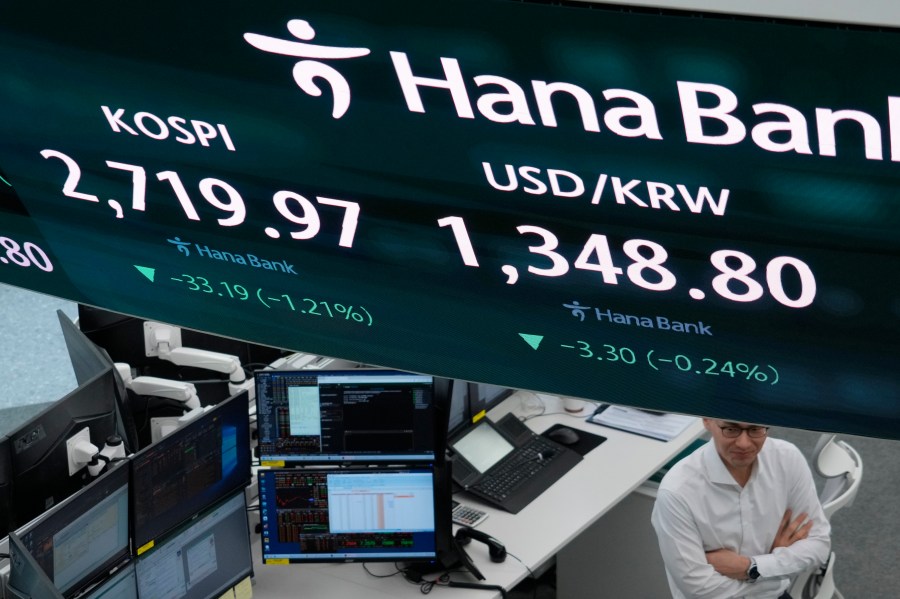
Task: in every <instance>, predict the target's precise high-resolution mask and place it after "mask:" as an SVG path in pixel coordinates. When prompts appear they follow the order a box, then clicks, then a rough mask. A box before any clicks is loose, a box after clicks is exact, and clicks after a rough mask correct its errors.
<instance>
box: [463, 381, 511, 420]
mask: <svg viewBox="0 0 900 599" xmlns="http://www.w3.org/2000/svg"><path fill="white" fill-rule="evenodd" d="M515 392H516V390H515V389H510V388H509V387H501V386H499V385H488V384H485V383H469V402H470V410H469V411H470V416H471V417H472V418H475V417H477V416H478V414H480V413H481V412H486V411H488V410H490V409H491V408H493V407H494V406H496V405H497V404H499V403H500V402H501V401H503V400H504V399H506V398H507V397H509V396H510V395H512V394H513V393H515Z"/></svg>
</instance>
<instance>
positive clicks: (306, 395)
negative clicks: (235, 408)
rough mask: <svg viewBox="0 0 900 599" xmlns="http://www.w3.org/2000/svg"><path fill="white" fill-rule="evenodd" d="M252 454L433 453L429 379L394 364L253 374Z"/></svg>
mask: <svg viewBox="0 0 900 599" xmlns="http://www.w3.org/2000/svg"><path fill="white" fill-rule="evenodd" d="M256 405H257V410H256V413H257V426H258V431H259V457H260V459H261V460H262V461H265V462H271V461H277V462H295V463H296V462H311V463H314V462H334V461H352V460H358V459H365V460H367V461H382V462H387V461H395V462H409V461H414V460H421V461H433V460H434V459H435V430H436V429H435V415H434V378H433V377H431V376H426V375H420V374H410V373H405V372H399V371H395V370H362V369H360V370H333V371H327V370H318V371H317V370H294V371H287V370H267V371H260V372H257V373H256Z"/></svg>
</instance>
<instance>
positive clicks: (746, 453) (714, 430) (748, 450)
mask: <svg viewBox="0 0 900 599" xmlns="http://www.w3.org/2000/svg"><path fill="white" fill-rule="evenodd" d="M703 425H704V426H705V427H706V430H708V431H709V433H710V435H712V439H713V442H714V443H715V444H716V451H717V452H718V453H719V456H720V457H721V458H722V461H723V462H725V465H726V466H728V467H729V470H742V469H745V468H747V467H749V466H752V465H753V462H755V461H756V456H757V455H759V451H760V450H761V449H762V446H763V445H764V444H765V442H766V436H765V435H763V436H762V437H759V438H751V437H750V435H749V434H748V433H747V431H746V430H741V432H740V434H739V435H738V436H737V437H735V438H733V439H731V438H728V437H726V436H725V433H724V432H723V431H722V428H723V427H725V428H726V429H735V428H737V429H747V428H750V427H752V426H754V425H752V424H747V423H746V422H730V421H727V420H713V419H710V418H704V419H703Z"/></svg>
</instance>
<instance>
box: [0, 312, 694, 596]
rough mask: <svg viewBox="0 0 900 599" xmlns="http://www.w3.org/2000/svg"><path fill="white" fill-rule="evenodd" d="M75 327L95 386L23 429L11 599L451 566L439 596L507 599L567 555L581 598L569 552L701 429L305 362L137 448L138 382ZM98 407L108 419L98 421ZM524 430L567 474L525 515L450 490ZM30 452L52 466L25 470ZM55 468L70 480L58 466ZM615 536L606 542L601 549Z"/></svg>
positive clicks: (356, 577)
mask: <svg viewBox="0 0 900 599" xmlns="http://www.w3.org/2000/svg"><path fill="white" fill-rule="evenodd" d="M60 324H61V325H62V327H63V331H64V333H65V336H66V341H67V345H68V348H69V351H70V355H71V357H72V362H73V367H74V368H75V370H76V373H77V374H78V378H79V380H82V379H83V381H84V382H83V383H82V384H80V385H79V388H78V389H76V390H75V391H73V392H72V393H70V394H68V395H67V396H66V397H64V398H62V399H60V400H59V401H57V402H55V403H53V404H51V405H50V407H49V408H47V409H44V410H43V411H41V412H39V413H38V414H37V415H35V416H34V417H33V418H32V419H30V420H28V421H27V422H26V423H24V424H22V425H20V426H19V427H18V429H17V430H16V431H12V432H8V433H7V437H6V439H7V440H12V442H13V445H12V447H13V448H14V451H13V452H11V454H10V455H11V456H12V459H11V463H10V464H5V465H3V464H0V465H3V467H4V469H5V470H6V471H7V472H11V473H12V476H11V477H6V478H7V479H8V480H7V481H2V482H4V485H5V487H4V489H2V490H4V492H8V493H7V495H8V496H7V497H4V498H3V499H4V501H5V502H7V503H6V504H5V505H9V506H11V507H10V509H9V510H8V511H9V515H10V517H9V518H5V519H4V520H5V521H4V525H5V526H7V527H8V530H9V533H10V534H9V537H8V539H4V542H3V544H2V546H0V553H3V554H9V555H10V556H11V559H9V560H6V561H4V563H3V565H2V569H0V572H2V576H3V578H4V582H5V585H4V586H5V595H3V596H4V597H7V598H16V599H20V598H25V599H27V598H29V597H34V598H40V599H51V598H60V597H61V598H64V599H76V598H78V599H146V598H148V597H160V598H164V599H176V598H177V599H181V598H185V599H197V598H204V599H208V598H211V599H219V598H220V597H235V598H240V597H247V596H251V595H255V596H257V597H272V598H281V597H285V598H287V597H296V596H298V593H299V594H300V596H318V595H319V593H320V592H321V593H323V594H327V596H330V597H337V598H343V597H346V598H350V597H359V596H362V595H363V594H365V595H367V596H371V597H382V596H383V597H397V596H404V595H405V596H410V597H413V596H416V595H418V594H420V592H421V588H420V587H421V585H422V584H426V585H427V584H428V583H429V582H430V581H436V580H438V578H439V577H440V576H441V575H442V574H443V573H444V572H450V574H449V576H448V577H446V578H444V579H442V580H441V581H440V582H438V583H437V586H438V587H439V592H440V593H441V595H442V596H447V597H450V596H456V597H463V596H468V597H471V596H473V595H474V596H479V597H491V596H497V597H499V596H502V595H504V594H505V592H506V591H507V590H510V589H512V588H513V587H515V586H516V585H517V584H518V583H519V582H520V581H522V580H523V579H525V578H526V577H528V576H538V575H540V574H541V573H542V572H544V571H546V570H547V569H548V568H549V567H550V566H553V565H554V564H555V565H556V567H557V574H560V573H561V572H564V573H565V574H564V575H565V577H566V579H567V580H566V584H564V585H561V586H560V587H559V588H558V596H559V597H576V596H578V591H577V589H579V588H583V586H584V585H589V584H590V577H593V576H594V575H595V573H594V572H591V571H587V570H585V569H584V568H580V567H577V566H575V567H569V566H570V565H571V564H568V563H567V562H568V557H567V555H572V553H571V552H568V553H567V547H570V546H572V543H573V542H578V543H588V546H592V545H591V544H592V543H594V540H592V539H591V538H590V535H595V534H596V532H593V531H594V527H593V525H594V524H595V523H596V522H598V520H600V519H601V518H602V516H603V515H604V514H605V513H606V512H607V511H609V510H610V509H612V508H614V507H615V506H616V505H618V504H620V502H622V500H623V499H624V498H626V497H628V496H629V495H630V494H631V493H632V492H633V491H634V490H635V489H636V488H637V487H638V486H639V485H641V484H642V483H644V481H646V480H647V479H648V477H650V476H651V475H652V474H654V473H655V472H657V471H658V470H659V469H660V467H662V466H663V465H664V464H665V463H666V462H668V461H670V460H671V459H672V458H673V457H674V456H676V455H677V454H679V452H681V451H682V450H683V449H684V448H685V447H687V446H688V445H689V444H691V443H692V442H693V441H694V440H695V439H696V438H697V437H699V436H700V434H701V432H702V426H701V424H700V422H699V420H697V419H691V421H690V422H689V424H688V425H687V426H686V427H685V428H684V429H683V430H682V431H681V433H680V434H678V435H677V436H675V437H674V438H672V439H670V440H668V441H660V440H657V439H653V438H649V437H645V436H641V435H637V434H632V433H628V432H623V431H621V430H616V429H614V428H607V427H603V426H598V425H597V424H593V423H591V422H588V417H590V416H591V415H592V414H593V413H594V412H595V408H596V407H597V404H594V403H591V402H587V401H582V400H576V399H573V398H561V397H558V396H552V395H539V394H535V393H532V392H527V391H513V390H511V389H503V388H499V387H494V386H490V385H483V386H482V385H478V384H475V383H468V382H464V381H449V380H446V379H438V378H437V377H431V376H427V375H417V374H414V373H403V372H399V371H390V370H384V369H375V368H371V367H364V366H360V365H357V368H354V369H343V370H339V369H338V370H330V369H329V368H322V367H323V366H328V365H330V364H331V362H329V361H327V360H320V359H309V358H308V357H305V356H304V357H298V356H297V355H292V356H290V357H289V359H280V360H276V361H275V362H273V363H272V364H270V365H269V366H267V367H266V368H264V369H262V370H256V371H255V372H254V376H253V379H255V385H251V384H249V383H248V382H246V381H245V382H244V383H243V384H237V385H234V384H231V391H233V393H232V394H231V395H230V396H229V397H227V398H226V399H224V400H220V401H217V402H214V403H213V404H211V405H206V406H202V407H189V404H193V403H194V402H193V401H185V402H183V403H180V404H176V407H178V406H180V407H178V409H177V410H175V411H178V410H181V411H182V413H183V415H182V416H180V417H177V418H175V419H174V422H173V417H172V416H171V413H172V410H173V409H174V408H173V405H172V404H171V402H162V403H160V404H158V405H157V404H154V405H156V407H155V408H153V409H149V411H148V413H147V414H143V416H142V417H144V418H145V419H146V420H147V421H144V422H140V423H139V424H140V428H141V429H145V428H151V427H150V426H149V422H148V421H149V420H156V418H152V416H154V412H156V415H157V416H158V415H159V414H162V416H161V420H163V421H164V426H155V427H152V428H153V431H154V432H153V435H152V438H151V439H149V440H146V441H144V442H140V441H138V442H136V443H135V442H133V441H132V445H131V447H132V449H130V450H124V449H121V446H122V443H121V439H119V440H118V441H116V439H118V437H117V436H116V435H115V433H116V432H118V430H119V427H120V426H121V425H122V424H123V420H126V421H127V420H128V419H122V418H120V416H121V412H122V411H123V407H124V408H127V406H128V400H134V399H135V394H134V393H131V394H124V395H119V393H118V392H121V391H122V387H120V385H119V383H123V384H124V386H125V387H127V388H128V389H129V390H130V389H132V388H134V381H136V380H138V379H140V378H141V376H140V375H139V376H137V377H135V378H129V376H128V374H127V373H126V375H125V376H124V377H119V376H117V375H116V374H115V373H117V372H119V370H117V369H116V368H114V367H113V364H112V363H111V358H110V357H109V354H108V353H107V352H106V351H105V349H102V348H99V346H97V345H95V344H94V343H93V342H92V341H90V340H89V339H87V338H86V337H85V336H84V335H82V334H81V333H80V331H78V329H77V328H76V327H75V326H74V324H73V323H72V322H71V321H68V319H67V318H66V317H65V316H64V315H62V313H60ZM297 365H303V366H304V367H303V368H300V369H295V367H296V366H297ZM335 365H338V366H341V367H346V364H340V363H337V364H335ZM120 370H121V369H120ZM94 371H96V372H94ZM92 373H93V374H92ZM123 378H124V379H125V380H127V381H128V382H127V383H126V382H124V381H123ZM139 382H140V381H139ZM143 382H146V377H145V380H144V381H143ZM151 382H153V383H154V384H155V385H156V387H154V389H157V391H156V392H158V393H162V391H160V390H159V389H164V388H167V387H166V385H163V383H162V382H161V381H155V380H152V381H151ZM169 386H171V385H169ZM248 387H250V388H248ZM137 388H140V389H143V390H145V391H146V387H141V386H140V385H138V386H137ZM251 389H252V391H253V392H252V393H251ZM124 398H127V400H125V401H123V402H119V400H121V399H124ZM88 399H90V400H91V401H88ZM101 399H102V400H103V401H105V402H106V403H103V402H102V401H101ZM144 400H145V401H144V403H142V404H141V403H140V402H138V403H139V404H140V405H151V404H150V403H149V402H147V401H146V398H144ZM82 405H84V406H87V409H88V410H89V411H92V418H93V420H91V421H90V422H89V425H88V426H85V427H84V428H81V426H82V425H83V424H84V423H85V422H88V420H85V415H84V414H80V413H79V408H78V406H82ZM97 406H101V407H97ZM102 406H106V408H102ZM441 406H443V407H441ZM163 408H164V409H163ZM103 409H106V410H107V411H106V412H105V413H103V414H101V415H99V416H98V415H97V414H96V412H98V411H102V410H103ZM522 422H524V425H523V424H522ZM487 423H490V428H489V427H488V424H487ZM504 423H506V424H504ZM512 423H514V424H515V426H517V427H522V430H523V431H524V434H525V436H527V437H528V439H529V441H532V440H535V441H536V440H541V441H540V442H541V443H543V445H541V447H543V449H541V451H540V452H539V453H537V455H536V457H530V458H527V459H523V460H522V461H520V462H516V463H515V464H514V465H513V467H512V471H513V472H514V473H516V472H517V471H518V470H520V469H522V468H523V466H524V467H527V468H531V467H533V466H535V464H537V466H540V468H545V463H549V462H552V461H553V459H554V457H556V459H557V461H556V462H554V463H560V462H559V459H560V456H563V455H565V456H569V462H567V464H568V465H567V466H566V467H565V469H564V470H562V471H560V472H558V473H557V474H555V475H554V476H555V478H553V479H550V480H549V481H548V482H547V483H546V484H545V486H543V487H539V488H538V489H537V491H534V492H532V493H531V494H530V495H529V496H528V497H527V498H526V499H525V500H522V501H519V502H518V503H514V504H506V503H503V502H501V503H496V502H491V501H486V500H484V499H483V497H484V495H483V493H480V492H476V491H475V489H476V488H480V487H478V485H475V484H473V485H472V486H471V487H469V486H468V485H466V488H463V487H462V486H460V485H459V484H457V483H456V482H454V483H451V474H450V471H451V469H452V468H453V465H454V462H455V463H456V467H457V468H458V469H463V468H464V467H465V466H464V464H462V463H461V460H463V456H464V457H465V458H466V459H467V460H468V461H469V462H471V463H473V464H475V465H476V466H479V467H482V466H485V464H482V461H483V456H481V455H477V452H476V454H473V453H472V448H473V447H477V448H478V450H479V451H481V452H482V453H484V452H485V451H488V452H489V453H490V451H493V450H486V448H487V447H488V446H487V445H484V443H483V440H484V435H485V434H489V431H490V430H494V429H493V427H497V429H498V430H500V428H501V427H504V426H505V427H506V429H505V430H512V429H510V428H509V427H510V424H512ZM158 424H159V423H157V425H158ZM526 427H527V428H526ZM560 427H562V428H565V429H569V430H570V431H574V432H575V434H576V435H577V436H578V438H577V439H574V443H573V439H569V441H568V443H569V444H570V447H565V446H563V445H561V444H555V445H554V443H555V441H548V440H547V438H549V439H553V437H552V436H549V435H548V437H547V438H545V437H542V436H541V435H540V433H543V432H545V431H548V430H549V429H557V428H560ZM124 428H125V429H127V428H128V427H127V426H125V427H124ZM486 431H487V433H486ZM111 433H112V434H111ZM517 434H520V435H521V434H522V431H519V433H517ZM132 436H133V437H135V438H136V437H138V436H139V435H132ZM475 436H478V438H479V439H481V440H482V444H481V445H477V446H476V445H473V444H472V442H471V441H470V440H469V439H471V438H474V437H475ZM128 437H129V435H128V434H127V432H126V434H125V438H126V439H127V438H128ZM559 438H560V439H561V437H559ZM504 443H505V442H504ZM110 446H114V448H113V449H110ZM6 447H7V448H8V447H10V446H9V445H8V444H7V445H6ZM101 447H102V449H101ZM135 447H137V450H136V451H135V450H134V448H135ZM448 447H449V449H448ZM548 447H549V449H547V448H548ZM115 448H118V449H117V450H115V451H114V449H115ZM509 448H510V450H511V448H512V446H511V445H510V446H509ZM520 449H522V448H521V447H519V446H518V445H517V446H516V451H519V450H520ZM29 451H30V452H31V453H33V454H35V455H37V454H38V453H41V454H42V455H41V457H39V458H32V459H31V461H33V462H35V463H36V464H37V465H34V464H32V466H31V467H30V468H29V469H23V468H24V467H23V466H22V465H21V464H20V463H19V462H21V461H22V459H23V458H22V456H25V457H28V454H29ZM504 451H506V450H504ZM494 453H495V454H496V451H494ZM126 454H127V455H126ZM554 454H559V456H554ZM509 455H512V454H511V453H510V454H507V455H506V456H505V458H507V457H509ZM571 456H574V457H571ZM505 458H504V459H505ZM487 459H488V460H493V463H494V464H495V465H496V464H500V463H501V462H502V460H500V457H499V454H496V455H494V456H493V457H488V458H487ZM254 460H256V461H254ZM66 461H68V463H66ZM59 462H62V468H66V467H68V468H69V469H70V470H69V471H70V472H74V473H73V474H70V475H69V476H66V473H65V472H62V473H60V471H56V470H54V468H55V467H56V466H58V465H59ZM491 467H493V466H491ZM539 470H540V469H539ZM18 472H21V474H22V476H21V477H17V473H18ZM529 472H530V471H529ZM494 476H497V477H499V475H498V474H497V472H496V471H492V470H490V471H488V472H487V473H486V474H485V475H483V476H482V477H481V478H482V479H483V480H487V481H488V482H491V479H492V477H494ZM534 476H537V475H532V474H528V477H534ZM522 477H523V478H524V477H525V475H522ZM453 478H454V479H458V480H461V479H459V475H456V476H454V477H453ZM6 483H9V484H6ZM529 484H530V483H529ZM526 486H527V484H526ZM451 497H452V500H453V501H456V502H459V503H461V504H463V505H464V506H468V507H472V508H475V509H477V510H481V511H482V512H483V513H484V514H486V516H487V517H486V519H482V520H481V521H479V522H478V523H477V524H475V527H474V528H464V530H465V531H468V534H467V535H466V538H473V539H477V540H485V541H493V542H494V545H490V544H489V543H488V542H485V543H481V542H474V543H471V544H465V545H463V543H462V542H461V541H462V540H463V539H461V537H460V536H459V531H460V530H463V529H461V528H460V527H458V526H453V527H452V529H451V524H450V520H451V518H450V502H451ZM40 505H44V506H47V507H46V509H44V508H41V507H39V506H40ZM498 505H504V506H506V508H505V509H501V508H500V507H497V506H498ZM13 515H14V516H16V517H15V518H13V517H12V516H13ZM5 516H6V514H5ZM276 521H277V524H276ZM638 524H642V525H643V526H645V527H646V522H643V523H638ZM454 531H455V532H456V533H457V534H456V535H455V536H454V534H453V533H454ZM471 531H475V532H471ZM481 537H487V539H484V538H481ZM607 542H608V541H607V540H606V539H602V538H597V539H596V545H595V546H596V547H597V551H598V552H599V554H600V555H602V547H603V546H604V543H607ZM607 546H608V545H607ZM648 549H649V550H651V551H655V548H653V547H649V548H648ZM617 550H618V549H617ZM641 550H643V548H642V549H641ZM94 556H95V557H94ZM575 557H577V556H575ZM466 560H470V562H469V563H468V564H466ZM350 562H353V563H350ZM359 562H363V563H359ZM572 564H577V560H575V561H573V562H572ZM476 574H477V575H478V576H477V577H476ZM581 579H584V580H581ZM448 582H449V583H450V584H447V583H448ZM411 583H416V584H411ZM473 585H475V587H474V588H473ZM113 587H115V588H113ZM299 589H302V591H299Z"/></svg>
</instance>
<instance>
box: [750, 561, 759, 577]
mask: <svg viewBox="0 0 900 599" xmlns="http://www.w3.org/2000/svg"><path fill="white" fill-rule="evenodd" d="M747 576H749V577H750V580H756V579H757V578H759V570H757V569H756V564H753V565H752V566H750V570H749V571H748V572H747Z"/></svg>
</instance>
